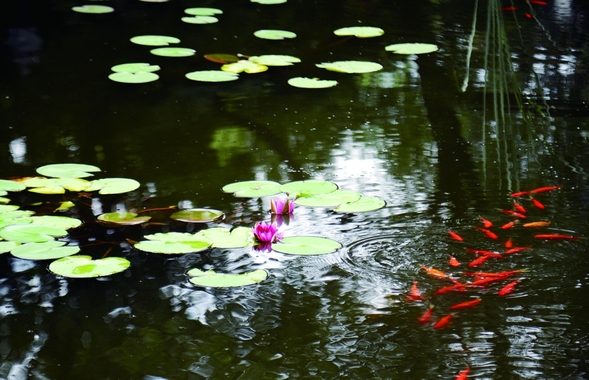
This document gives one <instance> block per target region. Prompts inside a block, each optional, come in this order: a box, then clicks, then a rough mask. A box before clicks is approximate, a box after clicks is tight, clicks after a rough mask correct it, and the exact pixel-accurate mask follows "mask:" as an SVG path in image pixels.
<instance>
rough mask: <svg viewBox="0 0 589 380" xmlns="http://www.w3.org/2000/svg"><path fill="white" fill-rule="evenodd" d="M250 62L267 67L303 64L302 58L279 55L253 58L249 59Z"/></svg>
mask: <svg viewBox="0 0 589 380" xmlns="http://www.w3.org/2000/svg"><path fill="white" fill-rule="evenodd" d="M249 60H250V61H251V62H254V63H257V64H260V65H265V66H291V65H293V64H295V63H299V62H301V59H300V58H297V57H293V56H292V55H278V54H268V55H257V56H252V57H249Z"/></svg>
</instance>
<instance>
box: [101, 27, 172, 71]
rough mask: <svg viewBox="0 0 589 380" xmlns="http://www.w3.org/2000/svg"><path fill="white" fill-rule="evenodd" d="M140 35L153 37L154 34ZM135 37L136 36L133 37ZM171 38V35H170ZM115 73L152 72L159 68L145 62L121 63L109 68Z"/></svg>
mask: <svg viewBox="0 0 589 380" xmlns="http://www.w3.org/2000/svg"><path fill="white" fill-rule="evenodd" d="M141 37H155V36H141ZM134 38H136V37H134ZM170 38H171V37H170ZM110 69H111V70H112V71H114V72H115V73H139V72H148V73H151V72H154V71H158V70H160V67H159V66H158V65H151V64H149V63H145V62H133V63H121V64H119V65H115V66H113V67H111V68H110Z"/></svg>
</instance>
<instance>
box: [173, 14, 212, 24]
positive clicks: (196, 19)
mask: <svg viewBox="0 0 589 380" xmlns="http://www.w3.org/2000/svg"><path fill="white" fill-rule="evenodd" d="M181 20H182V21H183V22H185V23H187V24H214V23H216V22H219V19H218V18H216V17H213V16H190V17H182V19H181Z"/></svg>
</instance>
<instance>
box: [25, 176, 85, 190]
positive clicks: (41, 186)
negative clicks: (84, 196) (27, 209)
mask: <svg viewBox="0 0 589 380" xmlns="http://www.w3.org/2000/svg"><path fill="white" fill-rule="evenodd" d="M22 184H23V185H25V186H27V187H30V189H29V191H31V192H33V193H39V194H63V193H65V192H66V190H69V191H84V190H86V189H87V188H88V187H89V186H90V181H87V180H85V179H82V178H44V177H31V178H28V179H26V180H24V181H23V182H22Z"/></svg>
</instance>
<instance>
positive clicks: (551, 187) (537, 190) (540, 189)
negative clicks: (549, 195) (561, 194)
mask: <svg viewBox="0 0 589 380" xmlns="http://www.w3.org/2000/svg"><path fill="white" fill-rule="evenodd" d="M561 187H562V186H560V185H556V186H544V187H538V188H537V189H534V190H530V194H538V193H545V192H547V191H552V190H557V189H560V188H561Z"/></svg>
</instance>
